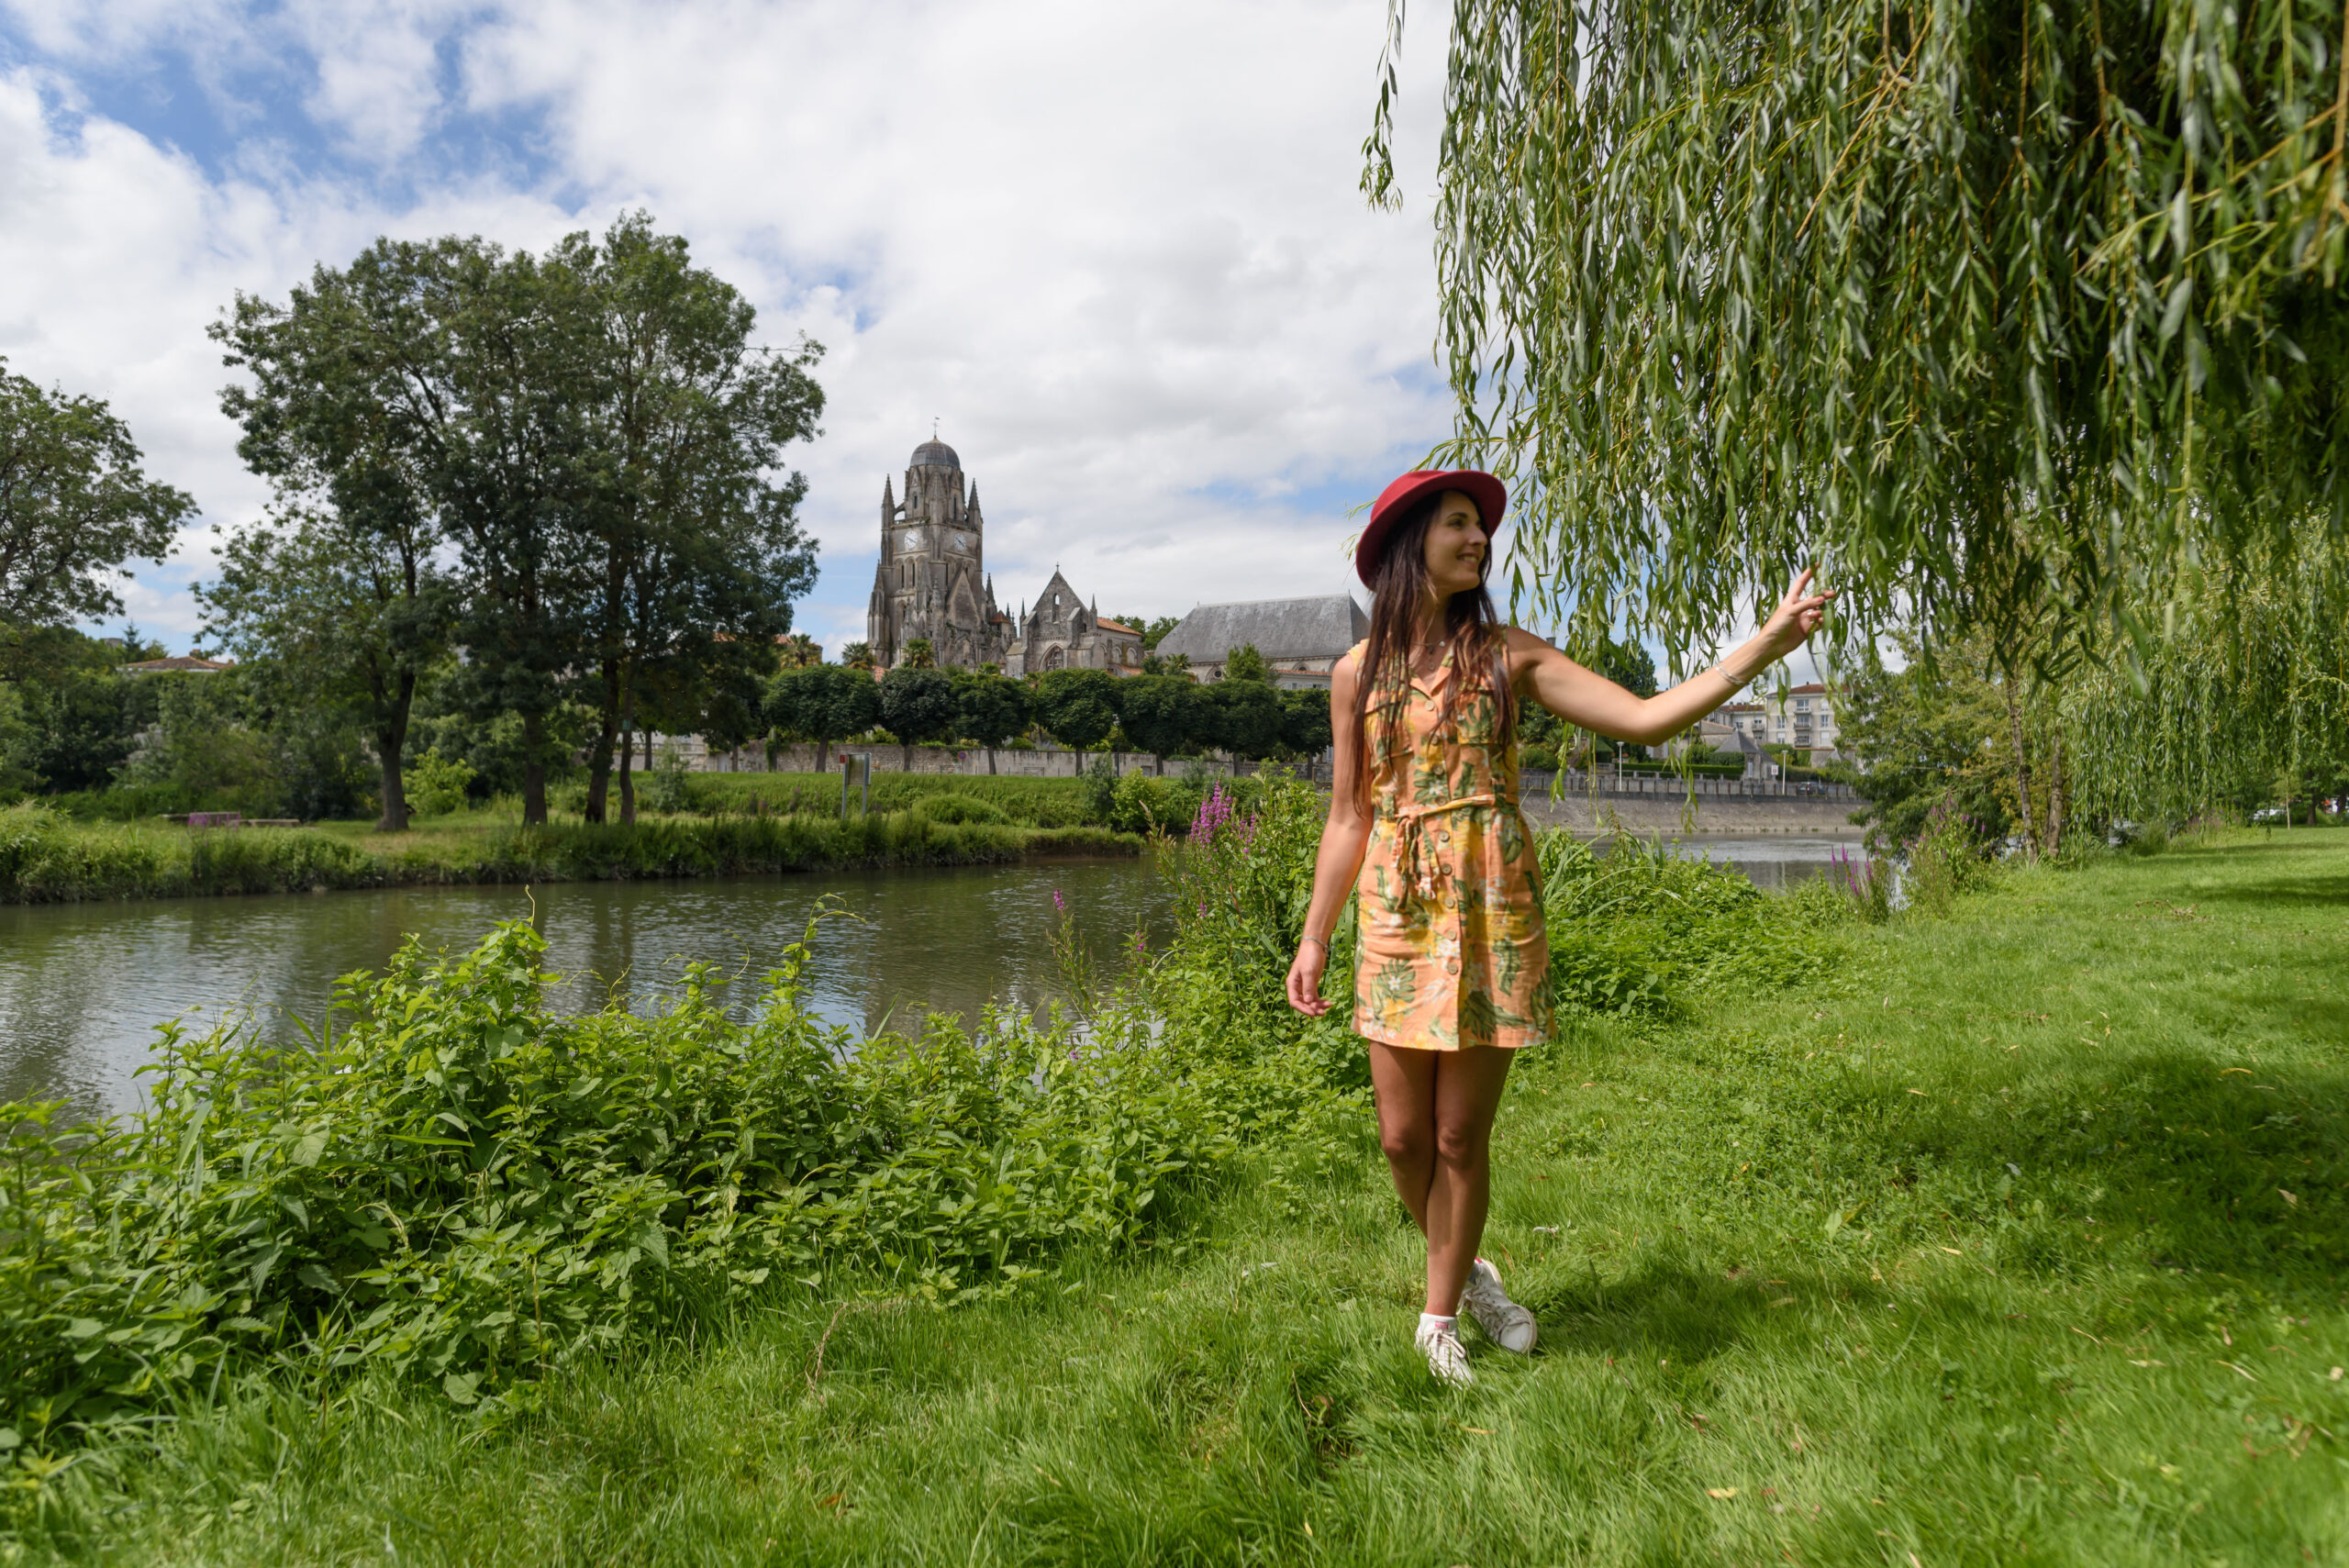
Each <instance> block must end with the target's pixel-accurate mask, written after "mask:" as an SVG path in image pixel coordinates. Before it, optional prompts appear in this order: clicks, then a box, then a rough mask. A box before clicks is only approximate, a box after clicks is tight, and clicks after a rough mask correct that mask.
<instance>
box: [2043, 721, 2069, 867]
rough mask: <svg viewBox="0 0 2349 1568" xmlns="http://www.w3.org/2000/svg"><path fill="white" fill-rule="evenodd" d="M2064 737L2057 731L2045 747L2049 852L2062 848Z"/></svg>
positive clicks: (2055, 851)
mask: <svg viewBox="0 0 2349 1568" xmlns="http://www.w3.org/2000/svg"><path fill="white" fill-rule="evenodd" d="M2064 795H2065V789H2064V737H2063V734H2062V732H2061V731H2058V732H2057V733H2056V735H2055V736H2054V739H2053V740H2050V741H2049V742H2048V747H2047V848H2048V852H2049V853H2051V854H2061V853H2062V852H2063V850H2064Z"/></svg>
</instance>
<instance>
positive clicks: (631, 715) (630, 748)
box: [620, 692, 652, 828]
mask: <svg viewBox="0 0 2349 1568" xmlns="http://www.w3.org/2000/svg"><path fill="white" fill-rule="evenodd" d="M635 727H636V694H635V693H634V692H630V693H629V695H628V696H627V697H626V698H625V699H624V700H623V701H622V702H621V704H620V821H621V822H622V823H624V824H625V825H627V826H629V827H631V828H633V827H635V826H636V777H635V773H634V771H633V770H632V769H630V768H629V762H631V761H632V760H633V759H634V757H635V755H636V748H635V746H634V745H633V744H631V740H632V739H633V738H632V737H631V736H630V734H629V731H630V730H631V729H633V728H635ZM651 750H652V748H651V746H650V745H647V746H646V747H645V751H646V753H647V754H648V756H649V755H650V753H651Z"/></svg>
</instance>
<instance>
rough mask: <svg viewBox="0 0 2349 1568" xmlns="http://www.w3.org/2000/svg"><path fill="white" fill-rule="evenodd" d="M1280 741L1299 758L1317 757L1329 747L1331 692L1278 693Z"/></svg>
mask: <svg viewBox="0 0 2349 1568" xmlns="http://www.w3.org/2000/svg"><path fill="white" fill-rule="evenodd" d="M1281 744H1282V745H1283V746H1285V747H1286V748H1287V749H1288V750H1289V751H1294V752H1296V753H1297V755H1298V756H1300V757H1308V758H1310V757H1318V756H1319V755H1320V754H1321V753H1322V752H1323V751H1327V750H1328V749H1329V746H1330V694H1329V693H1327V692H1283V693H1282V694H1281Z"/></svg>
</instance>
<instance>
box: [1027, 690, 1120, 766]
mask: <svg viewBox="0 0 2349 1568" xmlns="http://www.w3.org/2000/svg"><path fill="white" fill-rule="evenodd" d="M1118 698H1119V680H1118V677H1117V676H1115V675H1112V674H1111V673H1109V672H1108V671H1107V670H1048V671H1046V672H1045V673H1044V674H1043V676H1042V678H1041V679H1040V680H1039V681H1038V682H1037V683H1036V722H1037V723H1039V724H1041V725H1042V726H1043V727H1044V729H1045V732H1046V733H1047V734H1049V735H1051V736H1052V739H1053V740H1058V741H1059V742H1061V744H1063V746H1067V747H1069V748H1071V749H1072V750H1074V751H1089V750H1091V749H1092V748H1093V747H1096V746H1098V745H1099V744H1101V742H1103V741H1104V740H1108V739H1109V732H1110V731H1111V730H1113V729H1115V728H1118Z"/></svg>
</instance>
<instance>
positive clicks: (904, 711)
mask: <svg viewBox="0 0 2349 1568" xmlns="http://www.w3.org/2000/svg"><path fill="white" fill-rule="evenodd" d="M960 706H961V705H960V704H959V703H958V701H957V700H956V694H955V690H954V677H953V676H952V675H950V674H948V673H946V672H945V671H943V670H941V669H938V668H935V667H934V666H933V667H923V666H920V665H916V664H900V665H899V666H897V668H896V669H894V670H892V671H890V672H889V673H887V674H885V675H884V676H882V677H881V722H882V723H883V724H885V725H886V726H888V728H889V733H890V734H892V735H895V736H896V738H897V742H898V744H899V745H901V746H903V747H904V748H905V753H906V754H905V767H906V771H907V772H908V773H911V772H912V771H913V765H914V748H915V747H917V746H934V745H939V744H941V743H943V742H945V741H948V740H952V739H954V721H955V717H956V716H957V713H958V711H959V708H960Z"/></svg>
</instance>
